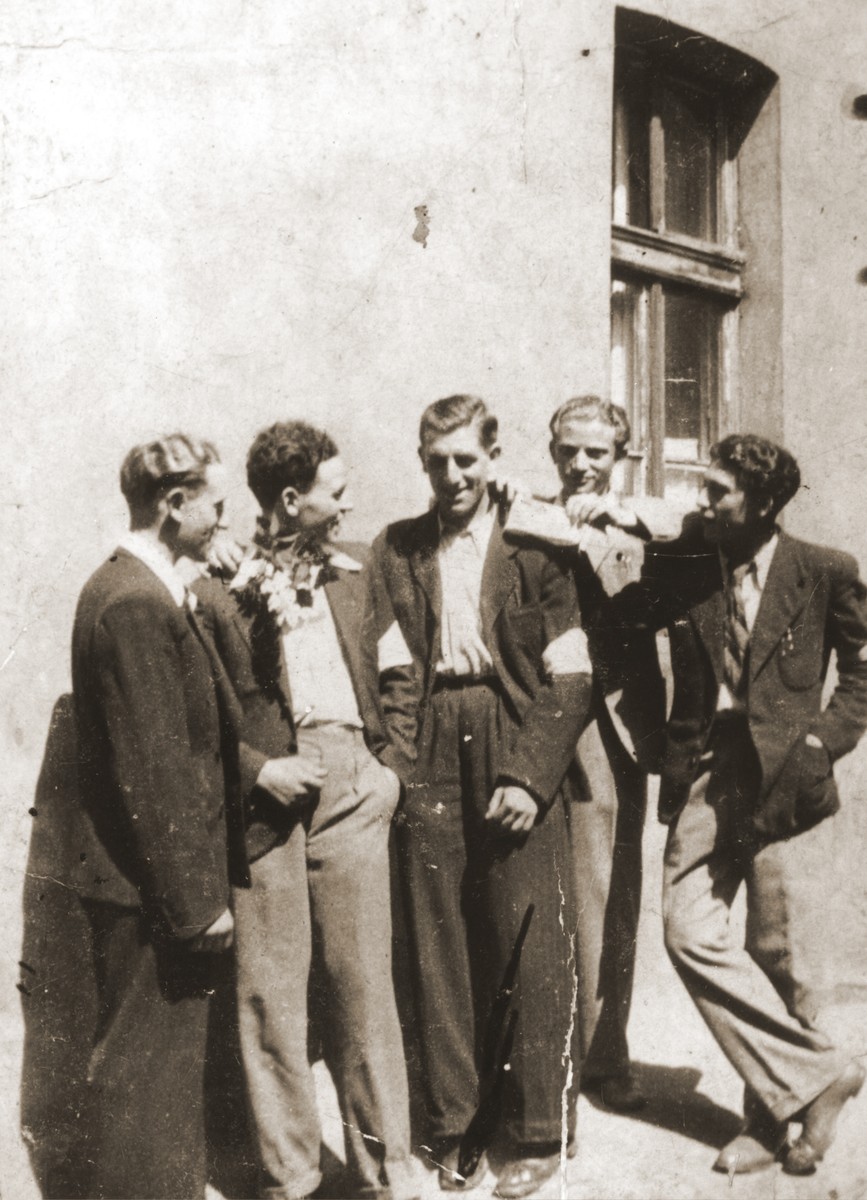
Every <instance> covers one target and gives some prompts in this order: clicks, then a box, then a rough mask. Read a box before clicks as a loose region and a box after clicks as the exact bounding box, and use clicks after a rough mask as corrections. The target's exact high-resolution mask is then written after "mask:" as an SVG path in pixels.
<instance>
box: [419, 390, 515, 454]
mask: <svg viewBox="0 0 867 1200" xmlns="http://www.w3.org/2000/svg"><path fill="white" fill-rule="evenodd" d="M464 425H478V428H479V442H480V443H481V445H482V447H483V448H484V449H485V450H490V449H491V447H492V446H494V445H496V442H497V434H498V431H499V425H498V422H497V418H496V417H495V416H494V414H493V413H492V412H489V411H488V406H487V404H485V402H484V400H482V399H481V397H480V396H463V395H458V396H446V397H445V398H444V399H443V400H435V401H434V402H433V404H429V405H428V406H427V408H426V409H425V410H424V412H423V413H422V414H421V421H420V422H419V427H418V440H419V445H421V446H422V447H423V446H424V444H425V441H426V440H427V439H428V438H435V437H442V436H443V435H444V434H447V433H452V431H453V430H455V429H462V428H463V427H464Z"/></svg>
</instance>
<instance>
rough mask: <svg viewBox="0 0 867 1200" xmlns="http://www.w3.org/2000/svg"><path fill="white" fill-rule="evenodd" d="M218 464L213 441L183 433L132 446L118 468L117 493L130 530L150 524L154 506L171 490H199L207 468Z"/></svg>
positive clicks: (217, 454) (170, 434) (218, 458)
mask: <svg viewBox="0 0 867 1200" xmlns="http://www.w3.org/2000/svg"><path fill="white" fill-rule="evenodd" d="M219 461H220V455H219V452H218V450H217V447H216V446H215V445H214V443H213V442H207V441H204V440H203V439H201V438H195V437H191V436H190V435H189V434H187V433H169V434H165V435H164V436H163V437H159V438H156V439H155V440H154V441H152V442H145V443H143V444H142V445H140V446H133V448H132V450H130V452H129V453H128V454H127V456H126V458H125V459H124V460H123V464H122V466H121V468H120V490H121V491H122V492H123V494H124V497H125V499H126V502H127V504H128V505H129V511H130V516H131V518H132V525H133V528H142V527H143V526H145V525H148V524H150V522H151V521H152V520H153V518H154V515H155V510H156V505H157V504H158V502H159V501H160V500H161V499H162V497H163V496H165V495H167V494H168V493H169V492H170V491H172V490H173V489H174V488H177V487H180V488H183V489H184V491H186V492H188V493H189V494H191V495H194V494H195V493H196V492H199V491H201V490H202V488H203V487H204V486H205V481H206V480H205V476H206V473H207V469H208V467H209V466H211V464H212V463H218V462H219Z"/></svg>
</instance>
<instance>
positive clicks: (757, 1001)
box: [663, 717, 845, 1121]
mask: <svg viewBox="0 0 867 1200" xmlns="http://www.w3.org/2000/svg"><path fill="white" fill-rule="evenodd" d="M759 781H760V769H759V763H758V758H757V755H756V752H755V748H754V747H753V743H752V739H751V738H750V735H749V729H748V726H747V723H746V719H745V718H744V719H740V718H738V717H728V718H725V719H724V720H722V721H717V723H716V724H715V725H714V728H713V729H712V731H711V737H710V742H709V745H708V750H707V753H706V754H705V755H704V756H703V758H702V764H701V767H700V773H699V775H698V776H697V778H696V780H695V782H694V783H693V785H692V788H691V791H690V795H689V799H688V801H687V803H686V807H685V808H684V809H683V811H682V812H681V813H680V815H679V816H678V817H677V819H676V820H675V822H674V823H673V825H672V827H671V830H670V832H669V837H668V844H667V846H666V851H665V870H664V883H663V917H664V923H665V941H666V947H667V949H668V953H669V955H670V957H671V960H672V962H673V964H674V966H675V969H676V970H677V972H678V974H679V975H680V978H681V979H682V980H683V982H684V983H685V984H686V987H687V989H688V991H689V993H690V995H691V996H692V998H693V1000H694V1001H695V1003H696V1005H697V1006H698V1009H699V1011H700V1013H701V1015H702V1016H703V1017H704V1019H705V1021H706V1022H707V1025H708V1027H709V1028H710V1030H711V1032H712V1033H713V1035H714V1037H715V1038H716V1040H717V1041H718V1042H719V1044H720V1046H721V1048H722V1050H723V1051H724V1053H725V1054H726V1056H727V1057H728V1059H729V1060H730V1062H731V1063H732V1065H733V1066H734V1068H735V1070H736V1071H737V1072H738V1074H739V1075H740V1076H741V1078H742V1079H743V1080H744V1083H745V1085H746V1091H747V1101H748V1103H747V1108H748V1109H749V1106H750V1104H751V1102H753V1101H758V1102H759V1103H760V1104H761V1105H762V1106H763V1107H764V1109H766V1110H767V1111H768V1112H770V1114H771V1115H772V1116H773V1117H774V1118H775V1119H776V1120H777V1121H785V1120H786V1119H788V1118H790V1117H793V1116H794V1115H795V1114H796V1113H798V1111H799V1110H800V1109H802V1108H803V1107H804V1106H805V1105H806V1104H809V1103H810V1101H812V1100H814V1099H815V1098H816V1096H818V1095H819V1094H820V1093H821V1092H823V1091H824V1090H825V1088H826V1087H828V1085H829V1084H830V1083H832V1082H833V1081H834V1080H835V1079H836V1078H837V1077H838V1076H839V1075H840V1073H841V1072H842V1070H843V1068H844V1066H845V1061H844V1059H843V1058H842V1056H841V1054H840V1053H839V1052H838V1050H837V1049H835V1047H834V1046H833V1045H832V1043H831V1041H830V1039H829V1038H828V1037H827V1036H826V1035H825V1034H824V1033H822V1032H821V1030H819V1029H817V1028H816V1026H815V1025H814V1023H813V1014H814V1011H815V1006H814V1004H813V1002H812V999H811V995H810V988H809V986H808V983H807V981H806V979H805V977H804V975H803V972H802V969H801V965H800V961H799V945H798V940H797V938H796V937H795V936H793V924H794V922H793V920H792V898H791V888H790V878H791V876H790V870H791V868H790V858H791V855H790V847H789V846H787V844H786V843H785V842H774V843H772V844H771V845H768V846H764V847H759V846H758V844H757V842H756V840H755V838H754V836H753V834H752V831H751V822H750V817H751V813H752V812H753V811H754V808H755V804H756V801H757V796H758V787H759ZM741 884H745V886H746V889H747V930H746V944H745V945H742V944H740V942H739V941H738V940H736V938H735V936H734V934H733V931H732V929H731V923H730V912H731V907H732V904H733V902H734V899H735V896H736V894H737V892H738V890H739V888H740V886H741Z"/></svg>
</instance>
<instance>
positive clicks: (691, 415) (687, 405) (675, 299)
mask: <svg viewBox="0 0 867 1200" xmlns="http://www.w3.org/2000/svg"><path fill="white" fill-rule="evenodd" d="M664 295H665V368H664V414H665V441H664V458H665V463H666V482H668V481H669V479H671V482H672V483H674V481H675V479H677V480H680V481H688V479H689V477H690V472H684V471H682V470H680V471H678V470H670V469H669V467H670V465H671V464H675V463H684V464H687V463H699V462H703V461H706V459H707V452H708V448H709V447H710V444H711V443H712V442H713V440H714V439H715V437H716V434H717V411H718V406H719V367H718V364H719V339H720V322H721V311H720V308H719V306H718V305H717V304H716V303H714V301H712V300H709V299H707V298H706V297H704V296H701V295H699V294H698V293H694V292H689V291H678V290H675V289H668V288H667V289H665V292H664Z"/></svg>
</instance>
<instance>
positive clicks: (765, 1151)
mask: <svg viewBox="0 0 867 1200" xmlns="http://www.w3.org/2000/svg"><path fill="white" fill-rule="evenodd" d="M785 1137H786V1129H785V1126H784V1125H783V1126H780V1127H779V1130H778V1132H777V1134H776V1136H774V1135H773V1134H772V1132H771V1130H770V1129H769V1128H767V1127H765V1126H759V1125H755V1124H754V1125H747V1126H745V1127H744V1128H743V1129H742V1130H741V1132H740V1133H739V1134H738V1135H737V1137H736V1138H732V1140H731V1141H730V1142H729V1144H728V1145H727V1146H723V1148H722V1150H720V1152H719V1154H718V1155H717V1160H716V1162H715V1163H714V1164H713V1169H714V1170H715V1171H720V1172H721V1173H722V1174H723V1175H748V1174H749V1173H750V1172H751V1171H763V1170H764V1169H765V1167H772V1166H773V1165H774V1163H775V1162H776V1161H777V1155H778V1154H779V1152H780V1147H781V1146H782V1144H783V1142H784V1140H785Z"/></svg>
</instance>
